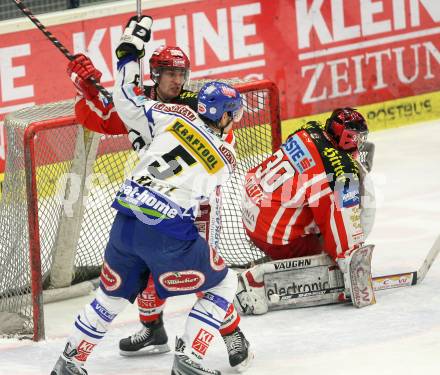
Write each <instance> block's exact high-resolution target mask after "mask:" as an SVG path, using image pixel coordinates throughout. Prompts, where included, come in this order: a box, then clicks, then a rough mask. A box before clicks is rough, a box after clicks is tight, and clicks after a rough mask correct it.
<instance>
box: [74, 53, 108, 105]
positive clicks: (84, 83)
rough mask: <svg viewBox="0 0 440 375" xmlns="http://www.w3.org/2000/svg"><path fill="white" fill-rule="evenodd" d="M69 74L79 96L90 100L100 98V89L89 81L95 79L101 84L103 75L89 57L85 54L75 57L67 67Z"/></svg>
mask: <svg viewBox="0 0 440 375" xmlns="http://www.w3.org/2000/svg"><path fill="white" fill-rule="evenodd" d="M67 74H68V75H69V77H70V79H71V80H72V82H73V84H74V85H75V87H76V89H77V90H78V93H79V95H82V96H84V97H85V98H86V99H88V100H91V99H93V98H96V97H97V96H98V94H99V91H98V89H97V88H96V87H95V86H94V85H93V84H92V82H90V80H89V79H90V78H91V77H93V78H95V80H96V82H99V81H100V80H101V76H102V73H101V72H100V71H99V70H98V69H96V68H95V67H94V66H93V63H92V61H91V60H90V59H89V58H88V57H87V56H85V55H83V54H78V55H75V59H74V60H72V61H70V62H69V64H68V65H67Z"/></svg>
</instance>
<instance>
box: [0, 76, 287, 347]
mask: <svg viewBox="0 0 440 375" xmlns="http://www.w3.org/2000/svg"><path fill="white" fill-rule="evenodd" d="M204 82H205V81H192V82H191V83H190V85H189V86H188V89H191V90H193V91H197V90H198V89H199V88H200V87H201V86H202V85H203V83H204ZM226 82H228V83H231V84H233V85H234V86H235V87H236V88H237V89H238V90H239V91H240V92H241V93H242V96H243V99H244V109H245V110H244V115H243V118H242V120H241V121H240V123H239V124H238V125H237V126H236V127H235V128H234V134H235V138H236V150H237V168H236V170H235V172H234V174H233V176H232V178H231V179H230V181H229V182H228V184H227V185H226V186H224V187H223V188H222V200H223V206H222V233H221V239H220V245H219V252H220V254H221V255H222V257H223V258H224V260H225V262H226V263H227V264H228V265H229V266H232V267H239V266H241V267H243V266H246V265H247V264H249V263H250V262H252V261H254V260H256V259H259V258H261V257H262V256H263V255H264V254H263V253H262V252H261V251H260V250H259V249H257V248H256V247H255V246H254V245H253V244H252V243H251V242H250V241H249V239H248V237H247V235H246V233H245V230H244V228H243V225H242V223H241V210H240V206H241V195H242V187H243V185H244V176H245V173H246V172H247V171H248V170H249V169H250V168H252V167H254V166H255V165H257V164H259V163H261V162H262V161H263V160H264V159H265V158H266V157H267V156H268V155H269V154H271V153H272V151H273V150H275V149H277V148H278V147H279V146H280V144H281V129H280V116H279V97H278V89H277V87H276V85H275V84H273V83H272V82H270V81H267V80H262V81H254V82H246V83H243V82H239V81H232V82H231V81H230V80H226ZM5 127H6V132H7V142H8V153H7V159H6V171H5V181H4V189H3V195H2V199H1V201H0V275H1V278H0V322H1V321H3V323H0V334H3V335H17V334H18V335H21V336H25V337H26V336H28V337H32V338H33V339H34V340H41V339H43V338H44V315H43V296H44V300H45V301H46V302H47V300H48V299H49V298H50V295H51V293H53V291H59V290H60V289H59V288H63V289H62V291H63V295H65V296H69V293H68V291H69V290H70V289H72V288H74V287H75V286H77V285H81V284H82V283H84V282H87V280H90V279H93V278H96V277H98V275H99V273H100V268H101V264H102V261H103V255H104V249H105V246H106V244H107V239H108V234H109V230H110V227H111V224H112V222H113V219H114V216H115V213H116V212H115V210H113V209H111V208H110V205H111V203H112V201H113V198H114V195H115V192H116V190H117V189H118V188H119V186H120V184H121V183H122V182H123V180H124V177H125V176H126V175H128V174H129V172H130V171H131V169H132V168H133V167H134V165H135V163H136V162H137V155H136V153H135V152H134V151H132V149H131V144H130V142H129V141H128V138H127V136H125V135H121V136H107V135H101V134H97V133H92V132H88V131H84V129H83V128H82V126H80V125H79V124H78V123H77V122H76V119H75V116H74V113H73V101H67V102H60V103H53V104H48V105H42V106H35V107H31V108H26V109H22V110H20V111H17V112H15V113H13V114H10V115H8V117H7V119H6V121H5ZM72 285H73V286H72ZM2 325H3V327H2Z"/></svg>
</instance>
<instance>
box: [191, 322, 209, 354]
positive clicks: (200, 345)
mask: <svg viewBox="0 0 440 375" xmlns="http://www.w3.org/2000/svg"><path fill="white" fill-rule="evenodd" d="M213 338H214V335H213V334H212V333H210V332H208V331H205V330H204V329H203V328H201V329H200V331H199V333H198V334H197V336H196V338H195V339H194V341H193V343H192V348H193V349H194V350H195V351H196V352H197V353H199V354H201V355H203V356H204V355H205V354H206V351H207V350H208V348H209V345H210V344H211V341H212V339H213Z"/></svg>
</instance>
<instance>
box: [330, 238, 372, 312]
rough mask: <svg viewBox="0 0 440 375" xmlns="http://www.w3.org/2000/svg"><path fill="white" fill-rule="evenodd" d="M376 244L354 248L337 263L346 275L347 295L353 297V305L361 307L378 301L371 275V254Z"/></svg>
mask: <svg viewBox="0 0 440 375" xmlns="http://www.w3.org/2000/svg"><path fill="white" fill-rule="evenodd" d="M373 249H374V245H367V246H364V247H360V248H358V249H354V250H352V251H349V252H347V253H345V254H344V257H343V258H338V259H337V263H338V266H339V268H340V269H341V271H342V273H343V275H344V283H345V291H344V293H345V296H346V297H351V300H352V302H353V305H354V306H355V307H358V308H361V307H365V306H369V305H373V304H375V303H376V298H375V295H374V289H373V282H372V277H371V256H372V254H373Z"/></svg>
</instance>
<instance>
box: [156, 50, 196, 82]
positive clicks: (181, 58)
mask: <svg viewBox="0 0 440 375" xmlns="http://www.w3.org/2000/svg"><path fill="white" fill-rule="evenodd" d="M149 62H150V76H151V80H152V81H153V82H154V83H157V84H158V83H159V78H160V75H161V73H162V71H163V70H181V71H183V72H184V73H185V82H186V81H188V79H189V73H190V62H189V59H188V56H186V55H185V53H184V52H183V51H182V50H181V49H180V48H179V47H169V46H167V47H165V46H160V47H159V48H156V49H155V50H154V52H153V54H152V55H151V58H150V61H149Z"/></svg>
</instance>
